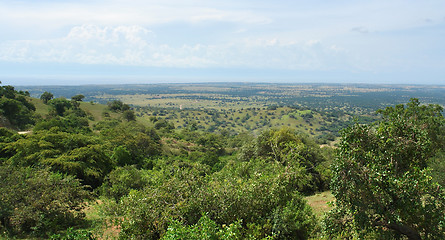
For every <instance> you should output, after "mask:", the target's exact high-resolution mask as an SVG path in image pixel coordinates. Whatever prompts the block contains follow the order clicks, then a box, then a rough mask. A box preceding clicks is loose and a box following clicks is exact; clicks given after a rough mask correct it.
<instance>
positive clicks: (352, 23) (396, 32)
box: [0, 0, 445, 85]
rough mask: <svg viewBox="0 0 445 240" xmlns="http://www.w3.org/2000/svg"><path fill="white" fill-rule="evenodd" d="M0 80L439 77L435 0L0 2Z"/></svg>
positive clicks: (444, 59)
mask: <svg viewBox="0 0 445 240" xmlns="http://www.w3.org/2000/svg"><path fill="white" fill-rule="evenodd" d="M0 33H1V34H0V81H2V82H3V84H11V85H29V84H32V85H44V84H70V85H73V84H94V83H99V84H100V83H155V82H156V83H157V82H211V81H218V82H221V81H237V82H239V81H253V82H255V81H258V82H327V83H333V82H349V83H396V84H397V83H407V84H413V83H414V84H445V44H444V43H445V1H443V0H440V1H439V0H423V1H418V0H416V1H412V0H403V1H402V0H400V1H397V0H385V1H384V0H375V1H362V0H356V1H342V0H339V1H327V0H326V1H321V0H315V1H301V0H292V1H288V0H277V1H265V0H264V1H263V0H255V1H253V0H236V1H234V0H224V1H210V0H191V1H184V0H163V1H150V0H144V1H142V0H134V1H128V0H125V1H124V0H108V1H101V0H76V1H62V0H61V1H51V0H46V1H45V0H43V1H34V0H33V1H31V0H20V1H3V0H0Z"/></svg>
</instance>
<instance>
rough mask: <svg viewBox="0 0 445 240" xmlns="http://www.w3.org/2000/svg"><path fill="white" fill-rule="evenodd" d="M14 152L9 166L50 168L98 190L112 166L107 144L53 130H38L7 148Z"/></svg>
mask: <svg viewBox="0 0 445 240" xmlns="http://www.w3.org/2000/svg"><path fill="white" fill-rule="evenodd" d="M4 149H5V150H6V151H9V152H11V153H12V157H11V158H9V159H8V161H7V162H8V163H9V164H12V165H15V166H33V167H39V166H47V167H49V168H50V169H51V170H53V171H60V172H62V173H66V174H69V175H74V176H76V177H78V178H79V179H82V180H83V182H84V183H85V184H88V185H91V186H92V187H97V186H99V185H100V183H101V182H102V180H103V178H104V177H105V176H106V174H107V173H108V172H109V171H110V170H111V169H112V167H113V164H112V162H111V159H110V158H109V157H108V156H107V153H106V145H104V144H103V142H102V141H101V140H100V139H98V138H97V137H93V136H88V135H83V134H72V133H66V132H61V131H58V129H57V128H52V129H51V130H49V131H38V132H35V133H34V134H32V135H28V136H26V137H25V138H21V139H19V140H18V141H16V142H12V143H9V144H7V145H6V146H5V148H4Z"/></svg>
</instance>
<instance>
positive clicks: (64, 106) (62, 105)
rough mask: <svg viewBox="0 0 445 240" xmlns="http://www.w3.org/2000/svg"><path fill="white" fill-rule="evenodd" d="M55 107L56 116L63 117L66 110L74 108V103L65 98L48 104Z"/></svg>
mask: <svg viewBox="0 0 445 240" xmlns="http://www.w3.org/2000/svg"><path fill="white" fill-rule="evenodd" d="M48 104H49V105H50V106H52V107H53V109H54V111H55V114H56V115H58V116H63V114H64V113H65V111H66V110H68V109H69V108H71V107H72V103H71V102H70V101H68V100H66V99H65V98H55V99H52V100H51V101H49V102H48Z"/></svg>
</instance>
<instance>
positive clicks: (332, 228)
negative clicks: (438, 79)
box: [326, 99, 445, 239]
mask: <svg viewBox="0 0 445 240" xmlns="http://www.w3.org/2000/svg"><path fill="white" fill-rule="evenodd" d="M441 111H442V108H441V107H440V106H438V105H427V106H426V105H423V106H421V105H420V103H419V101H418V100H417V99H411V101H410V102H409V103H408V104H407V105H406V106H405V105H397V106H395V107H388V108H386V109H385V110H381V111H379V112H380V113H381V114H382V115H383V118H382V120H381V121H380V122H378V123H376V124H371V125H360V124H354V125H353V126H351V127H349V128H347V129H345V130H344V131H343V134H342V139H341V142H340V145H339V149H338V154H337V158H336V161H335V163H334V165H333V178H332V184H331V189H332V193H333V194H334V196H335V198H336V203H335V204H336V208H335V209H334V210H333V212H331V214H330V217H329V218H328V219H327V220H326V223H327V231H328V232H330V233H331V234H339V233H342V234H343V235H344V234H347V235H354V234H356V235H357V236H359V237H364V236H367V235H368V236H369V235H371V236H373V235H374V236H375V237H376V238H385V239H393V238H394V239H398V238H399V237H401V236H405V237H407V238H408V239H443V238H445V233H444V231H445V225H444V224H445V222H444V219H445V195H444V191H443V189H442V188H441V187H440V186H439V185H438V184H437V183H435V182H433V181H432V177H431V176H430V171H429V169H428V168H427V165H428V161H429V159H430V158H431V157H432V156H434V155H435V153H436V152H437V150H438V149H439V146H440V144H441V139H442V136H443V135H442V134H443V132H441V131H439V129H441V128H442V127H443V124H444V122H443V121H444V118H443V116H442V114H441Z"/></svg>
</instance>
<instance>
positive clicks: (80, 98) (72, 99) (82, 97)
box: [71, 94, 85, 102]
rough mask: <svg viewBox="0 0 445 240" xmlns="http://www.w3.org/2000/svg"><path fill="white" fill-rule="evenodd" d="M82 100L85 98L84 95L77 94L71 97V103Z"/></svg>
mask: <svg viewBox="0 0 445 240" xmlns="http://www.w3.org/2000/svg"><path fill="white" fill-rule="evenodd" d="M84 98H85V96H84V95H82V94H77V95H74V96H72V97H71V101H76V102H82V101H83V99H84Z"/></svg>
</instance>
